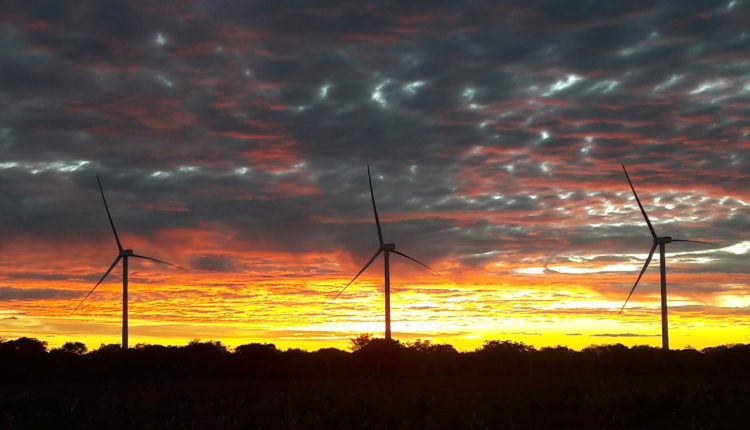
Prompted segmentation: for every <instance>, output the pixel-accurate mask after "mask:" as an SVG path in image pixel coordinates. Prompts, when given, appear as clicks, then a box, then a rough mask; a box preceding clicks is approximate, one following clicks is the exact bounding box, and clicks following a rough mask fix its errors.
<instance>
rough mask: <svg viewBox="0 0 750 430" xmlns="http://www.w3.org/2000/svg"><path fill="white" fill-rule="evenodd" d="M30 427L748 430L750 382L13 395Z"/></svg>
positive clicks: (233, 384) (117, 387)
mask: <svg viewBox="0 0 750 430" xmlns="http://www.w3.org/2000/svg"><path fill="white" fill-rule="evenodd" d="M0 411H2V412H0V422H2V423H3V424H2V426H3V428H7V429H28V428H90V429H94V428H96V429H100V428H144V429H145V428H153V429H159V428H174V429H210V428H246V429H306V428H351V429H421V428H424V429H450V428H456V429H462V428H466V429H485V428H492V429H547V428H549V429H559V428H569V429H577V428H596V429H627V428H634V429H663V428H680V429H728V428H736V429H746V428H748V419H747V413H748V411H750V392H749V388H748V384H747V381H732V380H715V379H711V380H705V379H703V378H680V379H679V380H663V379H659V380H646V379H643V378H640V377H639V378H596V379H589V380H581V379H571V378H565V377H547V378H529V377H507V378H477V377H474V378H450V377H434V378H426V377H420V378H408V377H403V378H387V377H383V378H347V379H291V380H215V381H187V382H174V381H172V382H160V383H147V382H135V383H112V382H110V383H48V384H45V383H33V384H6V385H3V386H2V389H1V391H0Z"/></svg>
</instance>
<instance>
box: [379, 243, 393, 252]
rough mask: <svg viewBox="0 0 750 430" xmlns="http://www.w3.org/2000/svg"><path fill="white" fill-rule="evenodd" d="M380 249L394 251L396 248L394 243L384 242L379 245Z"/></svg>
mask: <svg viewBox="0 0 750 430" xmlns="http://www.w3.org/2000/svg"><path fill="white" fill-rule="evenodd" d="M380 250H381V251H395V250H396V244H395V243H384V244H382V245H380Z"/></svg>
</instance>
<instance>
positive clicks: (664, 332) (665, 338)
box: [620, 164, 711, 350]
mask: <svg viewBox="0 0 750 430" xmlns="http://www.w3.org/2000/svg"><path fill="white" fill-rule="evenodd" d="M622 170H623V171H624V172H625V177H626V178H627V179H628V183H629V184H630V189H631V190H633V195H634V196H635V201H636V202H638V207H639V208H640V209H641V213H642V214H643V219H645V220H646V225H648V229H649V231H650V232H651V236H652V237H653V238H654V244H653V245H652V246H651V251H650V252H649V254H648V257H647V258H646V263H645V264H644V265H643V268H642V269H641V273H639V274H638V278H637V279H636V280H635V284H633V288H631V289H630V294H628V298H627V299H625V303H623V305H622V308H620V314H622V311H623V310H624V309H625V305H627V304H628V300H630V296H632V295H633V291H635V287H637V286H638V282H639V281H640V280H641V277H642V276H643V273H644V272H645V271H646V269H647V268H648V264H649V263H651V258H652V257H653V256H654V251H655V250H656V247H657V246H659V271H660V272H661V346H662V349H663V350H669V329H668V323H667V264H666V261H665V260H666V255H665V254H666V245H667V244H668V243H672V242H693V243H702V244H705V245H711V244H710V243H708V242H701V241H699V240H688V239H672V237H671V236H657V234H656V230H654V226H653V225H651V220H649V219H648V215H646V210H645V209H643V205H642V204H641V200H640V199H639V198H638V194H637V193H636V192H635V187H633V182H632V181H631V180H630V175H628V171H627V170H626V169H625V164H622Z"/></svg>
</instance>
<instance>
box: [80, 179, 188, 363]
mask: <svg viewBox="0 0 750 430" xmlns="http://www.w3.org/2000/svg"><path fill="white" fill-rule="evenodd" d="M96 181H97V182H98V183H99V192H100V193H101V195H102V201H103V202H104V209H106V211H107V218H109V225H111V226H112V233H114V235H115V242H117V250H118V254H117V257H115V260H114V261H113V262H112V264H111V265H110V266H109V269H107V271H106V272H104V275H103V276H102V277H101V278H100V279H99V282H97V283H96V285H94V288H92V289H91V291H89V292H88V294H86V296H85V297H84V298H83V299H82V300H81V302H80V303H78V306H76V307H75V309H73V311H72V312H71V313H70V314H71V315H73V313H74V312H75V311H77V310H78V308H80V307H81V305H82V304H83V302H84V301H86V299H87V298H88V297H89V296H90V295H91V293H93V292H94V290H96V287H98V286H99V284H101V283H102V282H103V281H104V278H106V277H107V275H109V272H111V271H112V269H114V267H115V266H116V265H117V263H118V262H119V261H120V260H122V349H123V350H125V349H128V259H129V258H130V257H133V258H142V259H144V260H151V261H155V262H157V263H161V264H166V265H168V266H172V267H178V266H175V265H174V264H172V263H167V262H166V261H162V260H158V259H156V258H152V257H146V256H145V255H138V254H136V253H134V252H133V250H132V249H125V248H123V246H122V242H120V236H119V235H118V234H117V229H116V228H115V223H114V222H113V221H112V215H111V214H110V213H109V206H107V199H106V198H105V197H104V190H103V189H102V182H101V181H100V180H99V176H98V175H97V177H96ZM178 268H179V267H178Z"/></svg>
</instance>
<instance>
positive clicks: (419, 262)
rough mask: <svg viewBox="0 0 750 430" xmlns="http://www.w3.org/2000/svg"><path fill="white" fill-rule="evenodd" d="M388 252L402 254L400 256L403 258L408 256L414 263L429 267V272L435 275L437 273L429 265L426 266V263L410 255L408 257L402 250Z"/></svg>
mask: <svg viewBox="0 0 750 430" xmlns="http://www.w3.org/2000/svg"><path fill="white" fill-rule="evenodd" d="M390 252H392V253H394V254H398V255H400V256H402V257H404V258H408V259H409V260H411V261H413V262H415V263H417V264H419V265H420V266H424V267H426V268H427V269H429V270H430V272H432V273H434V274H435V275H437V274H438V273H437V272H436V271H435V270H434V269H433V268H432V267H430V266H428V265H426V264H424V263H422V262H421V261H419V260H417V259H416V258H412V257H409V256H408V255H406V254H404V253H403V252H398V251H390Z"/></svg>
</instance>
